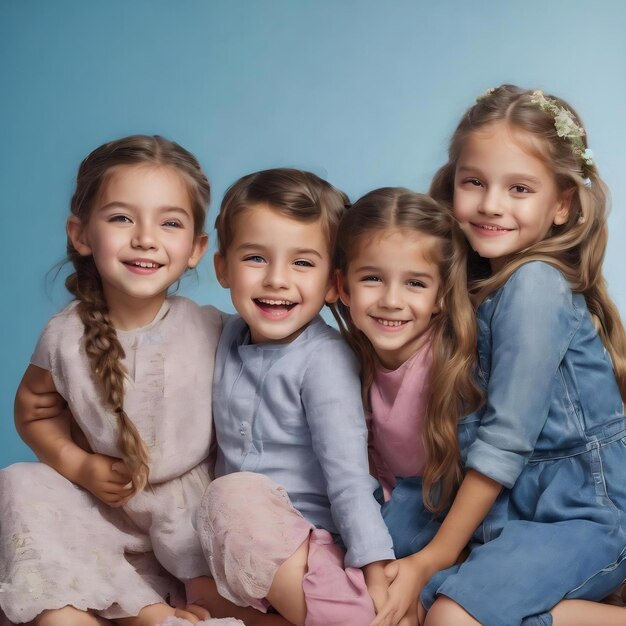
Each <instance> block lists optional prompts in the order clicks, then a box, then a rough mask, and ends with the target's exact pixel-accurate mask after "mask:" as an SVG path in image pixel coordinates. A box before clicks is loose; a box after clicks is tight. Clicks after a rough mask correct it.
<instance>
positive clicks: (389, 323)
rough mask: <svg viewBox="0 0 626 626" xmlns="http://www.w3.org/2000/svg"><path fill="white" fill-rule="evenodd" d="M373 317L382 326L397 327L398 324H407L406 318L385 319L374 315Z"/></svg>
mask: <svg viewBox="0 0 626 626" xmlns="http://www.w3.org/2000/svg"><path fill="white" fill-rule="evenodd" d="M374 319H375V320H376V321H377V322H378V323H379V324H381V325H382V326H391V327H393V328H397V327H398V326H403V325H404V324H408V321H406V320H386V319H383V318H382V317H375V318H374Z"/></svg>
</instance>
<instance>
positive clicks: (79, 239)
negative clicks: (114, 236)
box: [65, 215, 91, 256]
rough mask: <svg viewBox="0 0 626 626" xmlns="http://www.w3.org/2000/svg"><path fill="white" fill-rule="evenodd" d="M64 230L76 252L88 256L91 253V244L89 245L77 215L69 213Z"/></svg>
mask: <svg viewBox="0 0 626 626" xmlns="http://www.w3.org/2000/svg"><path fill="white" fill-rule="evenodd" d="M65 232H66V233H67V237H68V239H69V240H70V241H71V243H72V246H74V250H76V252H78V254H80V255H81V256H89V255H90V254H91V246H90V245H89V240H88V238H87V233H86V232H85V228H84V224H83V222H82V221H81V220H80V219H79V218H78V217H76V216H75V215H70V216H69V217H68V218H67V222H66V224H65Z"/></svg>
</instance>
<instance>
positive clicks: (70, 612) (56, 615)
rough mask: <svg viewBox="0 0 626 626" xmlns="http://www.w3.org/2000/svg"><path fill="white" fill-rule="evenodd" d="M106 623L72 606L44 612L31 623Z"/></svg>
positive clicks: (90, 625)
mask: <svg viewBox="0 0 626 626" xmlns="http://www.w3.org/2000/svg"><path fill="white" fill-rule="evenodd" d="M105 623H107V622H106V620H101V619H100V618H98V617H96V616H95V615H92V614H91V613H87V612H86V611H81V610H79V609H75V608H74V607H72V606H66V607H63V608H62V609H54V610H50V611H44V612H43V613H40V614H39V615H38V616H37V617H36V618H35V619H34V620H33V621H32V622H31V624H32V626H100V625H101V624H105Z"/></svg>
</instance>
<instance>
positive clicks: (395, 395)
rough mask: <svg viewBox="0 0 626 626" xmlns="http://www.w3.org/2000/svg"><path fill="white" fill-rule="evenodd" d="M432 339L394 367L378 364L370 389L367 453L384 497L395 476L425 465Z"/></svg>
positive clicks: (418, 470) (414, 473)
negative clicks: (425, 417)
mask: <svg viewBox="0 0 626 626" xmlns="http://www.w3.org/2000/svg"><path fill="white" fill-rule="evenodd" d="M432 358H433V357H432V340H429V341H427V342H426V343H425V344H424V345H423V346H422V348H420V349H419V350H418V351H417V352H416V353H415V354H414V355H413V356H412V357H411V358H410V359H409V360H408V361H406V362H405V363H403V364H402V365H401V366H400V367H399V368H397V369H395V370H388V369H385V368H384V367H382V366H381V365H379V366H378V367H377V368H376V372H375V374H374V381H373V383H372V387H371V389H370V402H371V405H372V414H371V416H370V420H369V429H370V454H371V458H372V462H373V464H374V468H375V469H376V473H377V476H378V480H379V481H380V484H381V485H382V488H383V492H384V495H385V500H388V499H389V497H390V495H391V491H392V490H393V488H394V487H395V484H396V477H405V476H418V475H419V474H421V473H422V470H423V468H424V461H425V459H424V444H423V441H422V426H423V417H424V411H425V409H426V402H427V391H428V384H429V382H430V370H431V365H432Z"/></svg>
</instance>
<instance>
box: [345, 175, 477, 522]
mask: <svg viewBox="0 0 626 626" xmlns="http://www.w3.org/2000/svg"><path fill="white" fill-rule="evenodd" d="M403 229H405V230H410V231H415V232H419V233H423V234H426V235H430V236H432V237H434V238H435V240H436V244H435V245H434V246H433V248H434V249H432V250H428V251H426V252H427V253H428V255H429V258H432V259H433V261H434V262H435V263H436V264H437V267H438V269H439V275H440V277H441V287H440V293H439V294H438V300H439V303H440V306H441V311H440V312H439V313H437V314H435V315H434V316H433V318H432V323H431V328H432V333H433V343H432V351H433V363H432V370H431V374H430V381H429V391H428V394H429V395H428V401H427V405H426V414H425V416H424V431H423V440H424V448H425V451H426V464H425V469H424V475H423V485H424V489H423V494H424V503H425V504H426V506H427V507H428V508H429V509H430V510H432V511H434V512H440V511H442V510H443V509H444V508H445V507H446V506H447V505H448V504H449V503H450V501H451V500H452V497H453V495H454V492H455V490H456V487H457V486H458V484H459V482H460V480H461V477H462V473H461V459H460V453H459V444H458V432H457V424H458V420H459V418H460V417H461V416H462V415H465V414H466V413H469V412H470V411H472V410H474V409H475V408H477V407H478V406H479V404H480V402H481V399H482V396H481V393H480V390H479V388H478V386H477V384H476V381H475V379H474V365H475V361H476V320H475V316H474V310H473V307H472V304H471V302H470V299H469V295H468V292H467V276H466V265H467V261H466V246H465V244H464V238H463V235H462V233H461V231H460V229H459V227H458V225H457V224H456V222H455V220H454V218H453V216H452V213H451V211H450V210H448V209H447V208H445V207H444V206H442V205H440V204H439V203H437V202H435V201H434V200H433V199H432V198H429V197H428V196H425V195H423V194H418V193H414V192H412V191H409V190H408V189H403V188H396V187H385V188H382V189H376V190H374V191H371V192H370V193H368V194H366V195H365V196H363V197H362V198H361V199H360V200H357V202H355V204H354V205H353V206H352V207H351V208H350V209H349V210H348V211H347V212H346V214H345V215H344V217H343V218H342V220H341V223H340V224H339V231H338V233H337V243H336V246H335V267H336V268H337V269H338V271H340V272H341V273H342V274H343V276H344V277H345V276H346V275H347V272H348V267H349V264H350V259H351V258H352V257H353V255H354V254H355V252H356V250H357V247H358V245H359V244H360V243H361V242H362V241H363V240H364V238H365V237H371V236H372V235H375V234H377V233H382V232H384V231H389V230H403ZM336 309H337V312H338V315H337V317H338V321H339V322H340V327H341V329H342V332H343V333H344V336H345V337H346V338H347V340H348V341H349V343H350V345H351V346H352V347H353V349H354V350H355V352H356V354H357V355H358V357H359V359H360V361H361V365H362V369H361V379H362V385H363V401H364V403H365V405H366V406H367V407H368V408H369V406H370V399H369V391H370V387H371V385H372V381H373V378H374V371H375V367H376V363H377V357H376V353H375V351H374V348H373V347H372V344H371V343H370V341H369V340H368V339H367V337H366V336H365V334H364V333H363V332H362V331H360V330H359V329H358V328H357V327H356V326H355V325H354V322H353V321H352V318H351V316H350V309H349V308H348V307H347V306H346V305H345V304H343V303H342V302H341V301H339V302H338V303H337V305H336ZM416 419H417V416H416Z"/></svg>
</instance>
